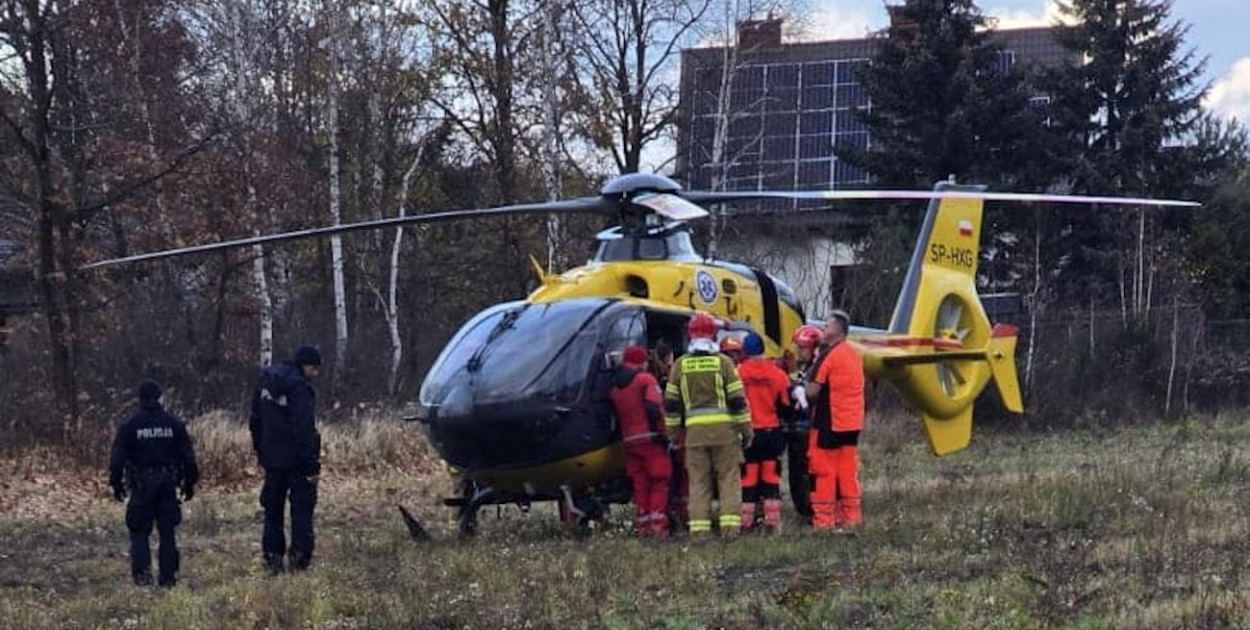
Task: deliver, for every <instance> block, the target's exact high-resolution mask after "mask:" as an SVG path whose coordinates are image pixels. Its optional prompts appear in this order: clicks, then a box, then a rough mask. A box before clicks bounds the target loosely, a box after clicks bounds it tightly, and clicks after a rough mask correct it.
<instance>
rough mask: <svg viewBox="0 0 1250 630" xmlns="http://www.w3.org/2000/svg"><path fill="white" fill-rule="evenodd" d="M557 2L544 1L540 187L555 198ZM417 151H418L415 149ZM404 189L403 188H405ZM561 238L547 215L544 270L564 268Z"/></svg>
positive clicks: (555, 222) (557, 184) (553, 217)
mask: <svg viewBox="0 0 1250 630" xmlns="http://www.w3.org/2000/svg"><path fill="white" fill-rule="evenodd" d="M556 2H557V0H544V2H543V47H542V72H543V79H542V81H543V145H542V152H543V191H544V192H546V193H547V201H555V200H557V199H559V198H560V197H561V191H560V164H559V159H560V157H559V138H558V135H557V134H558V133H559V124H560V94H559V81H558V77H557V76H556V50H555V47H556V38H557V37H558V34H557V33H556V9H557V6H556ZM418 155H420V153H418ZM405 192H406V191H405ZM561 240H562V239H561V238H560V217H559V216H558V215H555V214H549V215H547V273H552V272H553V271H555V270H556V269H563V268H564V257H563V256H562V255H561V252H560V251H559V248H560V246H561V245H562V242H561Z"/></svg>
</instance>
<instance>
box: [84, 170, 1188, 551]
mask: <svg viewBox="0 0 1250 630" xmlns="http://www.w3.org/2000/svg"><path fill="white" fill-rule="evenodd" d="M760 199H808V200H823V201H826V202H837V201H849V200H873V199H879V200H927V201H928V202H929V209H928V213H927V214H926V215H925V218H924V224H923V227H922V228H921V231H920V235H919V239H918V241H917V243H916V246H915V250H914V253H913V255H912V258H911V262H910V266H909V268H908V271H907V275H906V277H905V280H904V283H903V288H902V290H901V291H900V293H899V297H898V301H897V303H896V305H895V308H894V314H893V316H892V318H891V320H890V324H889V326H888V327H887V328H886V329H873V328H866V327H860V326H852V328H851V332H850V341H851V342H852V343H854V344H856V345H857V346H858V348H859V350H860V352H861V353H862V355H863V358H864V370H865V372H866V375H867V376H868V377H870V378H873V379H883V380H886V381H888V382H890V383H891V384H892V385H893V386H894V387H895V389H897V391H898V392H899V393H900V394H901V395H902V396H903V398H904V399H906V400H907V401H908V403H910V405H911V406H912V407H913V408H914V409H915V410H916V412H917V413H918V415H919V416H920V421H921V423H922V425H923V427H924V431H925V435H926V436H927V438H928V442H929V447H930V449H931V450H932V452H933V453H934V454H935V455H938V456H941V455H946V454H949V453H953V452H955V451H959V450H961V449H963V448H965V447H966V446H967V445H968V443H969V441H970V439H971V432H972V405H973V402H974V401H975V400H976V398H977V396H979V395H980V394H981V392H982V391H983V390H984V389H985V388H986V387H987V386H988V385H989V383H990V382H991V380H992V381H993V382H994V385H995V387H996V388H997V390H998V393H999V397H1000V398H1001V400H1002V401H1003V404H1004V405H1005V406H1006V407H1007V409H1008V410H1009V411H1012V412H1015V413H1020V412H1022V411H1023V410H1024V405H1023V401H1022V399H1021V393H1020V386H1019V383H1018V380H1017V377H1016V366H1015V361H1014V353H1015V347H1016V328H1015V327H1013V326H1010V325H1006V324H1001V323H1000V324H991V323H990V321H989V318H988V317H987V316H986V313H985V309H984V307H983V306H982V304H981V301H980V299H979V297H978V295H977V292H976V270H977V259H978V250H979V245H978V243H979V235H980V231H981V229H980V226H981V214H982V208H983V205H984V202H985V201H987V200H988V201H1014V202H1032V203H1084V204H1115V205H1137V206H1196V205H1198V204H1196V203H1192V202H1185V201H1171V200H1157V199H1134V198H1120V197H1083V196H1070V195H1039V194H1023V193H991V192H985V190H984V187H980V186H960V185H956V184H952V183H945V182H944V183H939V184H938V185H937V186H936V187H935V189H934V190H933V191H885V190H856V191H759V192H704V191H684V190H682V189H681V187H680V186H679V185H678V184H677V183H675V182H674V181H672V180H671V179H669V178H667V177H664V176H662V175H656V174H645V173H632V174H627V175H622V176H619V177H616V178H615V179H612V180H610V181H609V182H608V183H607V184H606V185H605V186H604V187H603V188H602V190H601V193H600V195H599V196H595V197H583V198H579V199H571V200H562V201H552V202H543V203H527V204H518V205H512V206H502V207H496V208H486V209H479V210H460V211H452V212H441V213H435V214H425V215H415V216H405V217H396V218H390V219H381V220H375V221H366V222H361V223H352V224H345V225H339V226H331V227H322V228H314V229H308V230H301V231H297V232H288V233H283V234H273V235H268V236H258V237H253V238H244V239H239V240H233V241H227V242H222V243H212V244H206V245H198V246H192V247H185V248H180V249H172V250H166V251H160V252H154V253H149V254H140V255H136V256H129V257H126V258H119V259H114V260H106V261H102V262H97V263H93V264H90V265H86V266H85V267H83V268H84V269H94V268H100V267H107V266H112V265H118V264H124V263H135V262H140V261H145V260H154V259H159V258H165V257H170V256H180V255H186V254H192V253H197V252H208V251H214V250H218V249H224V248H232V247H246V246H251V245H256V244H265V243H275V242H280V241H286V240H292V239H302V238H310V237H317V236H325V235H330V234H335V233H344V232H355V231H362V230H375V229H381V228H386V227H393V226H398V225H405V224H413V223H429V222H438V221H453V220H464V219H473V218H475V217H484V216H498V215H507V214H521V213H538V214H551V213H555V214H561V213H600V214H612V215H615V216H617V217H618V218H619V220H620V225H618V226H616V227H613V228H611V229H608V230H605V231H603V232H600V233H599V234H598V235H597V237H596V238H597V240H598V243H599V246H598V251H597V252H596V254H595V256H594V259H593V260H591V261H590V262H589V263H588V264H586V265H584V266H581V267H577V268H574V269H570V270H568V271H566V272H564V273H562V274H558V275H557V274H547V273H545V272H544V271H543V270H542V269H541V268H540V267H539V266H538V265H537V264H535V271H536V273H537V274H538V276H539V278H540V280H541V281H542V284H541V286H540V287H538V288H537V289H536V290H535V291H534V292H533V293H531V294H530V295H529V296H528V297H527V298H525V299H523V300H517V301H514V302H506V303H503V304H498V305H495V306H492V307H490V308H488V309H486V310H484V311H482V312H481V313H479V314H477V315H475V316H474V317H472V318H471V319H469V321H468V322H467V323H465V324H464V326H463V327H462V328H461V329H460V330H459V331H458V332H457V333H456V334H455V335H454V336H453V337H452V338H451V340H450V341H449V342H448V343H447V345H446V347H445V348H444V349H443V350H442V352H441V353H440V354H439V356H438V358H437V359H436V360H435V362H434V364H433V366H432V367H431V368H430V371H429V372H428V374H427V375H426V378H425V382H424V383H423V385H422V387H421V390H420V400H419V409H420V412H419V415H418V417H417V418H416V420H418V421H419V422H420V423H421V424H423V425H424V426H425V428H426V430H427V431H428V435H429V438H430V441H431V442H432V443H433V445H434V448H435V449H436V450H437V451H438V453H439V454H440V455H441V456H442V457H443V458H444V459H445V460H446V461H447V462H448V463H449V464H451V465H452V466H454V467H456V468H457V469H459V470H460V471H461V481H462V495H461V496H460V497H456V498H454V499H448V500H446V501H445V503H446V504H448V505H451V506H455V507H458V508H459V523H460V532H461V534H462V535H467V534H471V533H472V532H473V531H474V529H475V527H476V517H477V513H478V510H479V509H480V508H481V507H482V506H484V505H496V504H511V503H516V504H518V505H521V506H523V507H528V505H529V504H530V503H532V502H534V501H544V500H550V501H557V502H558V503H559V505H560V507H561V513H562V515H563V516H564V518H565V519H566V522H570V523H572V522H578V521H583V522H584V521H585V520H587V519H592V518H595V517H596V516H597V515H598V514H600V513H601V512H602V508H603V506H604V505H606V504H607V503H611V502H626V501H628V500H629V499H630V497H629V489H628V488H629V485H628V483H626V481H625V466H624V458H623V451H622V447H621V443H620V435H619V431H618V427H617V426H616V422H615V418H613V415H612V410H611V404H610V403H609V402H608V399H607V397H606V382H607V379H608V377H609V375H610V373H611V369H612V367H613V361H614V359H615V358H619V356H620V353H621V352H622V351H623V350H624V348H625V347H626V346H629V345H632V344H644V345H646V346H648V347H655V346H656V345H657V344H658V343H659V342H661V341H663V342H664V343H665V344H667V345H668V347H670V348H678V349H680V348H685V347H686V342H687V339H686V338H685V336H686V323H687V321H688V320H689V319H690V318H691V317H692V316H693V315H694V314H695V313H696V312H699V311H704V312H709V313H711V314H713V315H714V316H715V317H716V318H717V319H718V320H719V322H720V326H721V327H722V329H723V331H724V332H729V331H746V330H751V331H755V332H757V333H759V334H760V335H761V336H762V337H763V339H764V342H765V346H766V355H767V356H772V357H777V356H780V355H781V353H782V351H783V350H784V345H785V344H786V343H787V341H788V340H789V339H790V336H791V334H793V332H794V331H795V330H796V329H797V328H798V327H800V326H802V325H803V324H804V323H806V322H807V317H806V315H805V313H804V312H803V308H802V306H801V305H800V304H799V302H798V299H797V298H796V296H795V294H794V292H793V291H792V290H791V289H790V288H789V287H788V286H786V284H785V283H784V282H783V281H782V280H780V279H779V278H776V277H774V276H772V275H770V274H769V273H767V272H766V271H764V270H762V269H758V268H755V267H750V266H747V265H743V264H739V263H734V262H729V261H723V260H713V259H709V258H704V257H703V256H701V255H700V254H699V253H698V252H696V251H695V249H694V246H693V244H692V242H691V238H690V230H689V227H688V225H687V222H688V221H692V220H696V219H700V218H703V217H706V216H707V215H708V212H707V210H705V209H704V208H703V207H701V205H699V204H704V205H707V204H718V203H719V204H734V203H741V202H745V201H753V200H760ZM410 522H411V521H410Z"/></svg>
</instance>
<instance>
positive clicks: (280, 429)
mask: <svg viewBox="0 0 1250 630" xmlns="http://www.w3.org/2000/svg"><path fill="white" fill-rule="evenodd" d="M320 372H321V353H320V352H319V351H318V350H317V349H316V348H315V347H313V346H304V347H302V348H300V349H299V350H298V351H296V353H295V358H294V359H292V360H290V361H282V362H281V363H275V364H274V365H271V366H269V367H267V368H265V369H264V370H262V371H261V374H260V383H259V384H258V385H257V386H256V391H255V393H254V395H253V397H252V416H251V420H250V422H249V427H250V429H251V432H252V446H253V448H255V449H256V455H257V457H258V458H259V459H260V465H261V466H262V467H264V469H265V485H264V487H263V488H261V491H260V505H261V507H263V508H264V509H265V529H264V534H263V536H262V538H261V547H262V549H263V551H264V559H265V566H266V567H267V568H268V569H269V572H270V573H273V574H277V573H281V572H282V571H283V570H285V569H287V568H289V569H290V570H292V571H301V570H303V569H307V568H308V565H309V563H310V562H312V555H313V546H314V538H313V508H315V507H316V506H317V478H318V475H320V474H321V434H320V433H318V432H317V424H316V419H315V412H316V401H317V399H316V392H315V391H313V387H312V379H314V378H316V377H317V376H318V374H320ZM288 496H289V497H290V502H291V546H290V548H289V549H288V548H287V545H286V535H285V531H284V525H283V517H284V516H285V512H286V503H287V497H288ZM284 557H285V558H286V561H287V565H286V566H285V567H284V566H283V558H284Z"/></svg>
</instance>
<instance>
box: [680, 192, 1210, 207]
mask: <svg viewBox="0 0 1250 630" xmlns="http://www.w3.org/2000/svg"><path fill="white" fill-rule="evenodd" d="M677 194H679V195H681V196H682V197H683V198H685V199H686V200H687V201H691V202H694V203H709V204H710V203H735V202H743V201H754V200H760V199H812V200H817V201H865V200H923V199H982V200H985V201H1018V202H1025V203H1079V204H1108V205H1119V206H1169V207H1181V208H1197V207H1199V206H1201V205H1202V204H1200V203H1198V202H1196V201H1182V200H1177V199H1145V198H1141V197H1091V196H1086V195H1050V194H1035V193H994V192H975V191H966V190H964V191H957V190H947V191H942V190H795V191H767V190H765V191H755V192H751V191H740V192H709V191H700V190H686V191H682V192H680V193H677Z"/></svg>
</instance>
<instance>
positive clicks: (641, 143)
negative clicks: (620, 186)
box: [573, 0, 712, 173]
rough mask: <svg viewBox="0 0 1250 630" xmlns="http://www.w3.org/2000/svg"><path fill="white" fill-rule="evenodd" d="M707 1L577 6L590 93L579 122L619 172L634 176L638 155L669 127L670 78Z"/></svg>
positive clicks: (598, 0) (593, 1)
mask: <svg viewBox="0 0 1250 630" xmlns="http://www.w3.org/2000/svg"><path fill="white" fill-rule="evenodd" d="M711 2H712V0H659V1H658V2H652V1H649V0H589V1H587V2H579V3H575V4H574V9H573V10H574V15H575V16H576V20H577V22H578V26H579V29H580V31H581V32H583V33H584V36H583V37H582V38H581V42H580V45H581V48H582V54H581V57H582V60H583V65H584V68H583V73H584V76H585V82H586V87H585V90H586V92H587V98H586V102H585V103H584V107H583V108H582V111H581V112H580V113H581V117H582V118H583V120H584V123H583V124H584V126H585V128H586V133H587V136H588V137H589V139H590V141H591V142H592V143H593V144H594V145H595V146H596V147H598V148H599V149H602V150H604V151H611V153H612V158H613V160H615V162H616V167H617V170H618V171H620V172H622V173H632V172H635V171H637V170H638V168H639V166H640V165H641V163H642V153H643V150H644V149H645V148H646V147H647V146H648V145H650V144H651V143H653V142H655V141H656V140H659V139H660V138H662V137H664V134H665V133H667V132H668V130H669V127H670V126H671V125H672V124H673V122H674V120H675V116H676V110H677V94H676V93H675V91H674V90H673V87H672V83H671V82H670V81H668V80H666V79H667V78H668V76H667V75H669V74H673V73H674V68H675V66H676V64H677V59H678V55H679V53H680V51H681V48H682V47H684V46H688V45H691V44H693V43H694V40H695V38H696V37H697V35H698V33H697V30H696V26H697V25H698V24H699V23H700V20H702V19H703V17H704V15H705V14H706V13H707V11H708V9H709V7H710V6H711Z"/></svg>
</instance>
